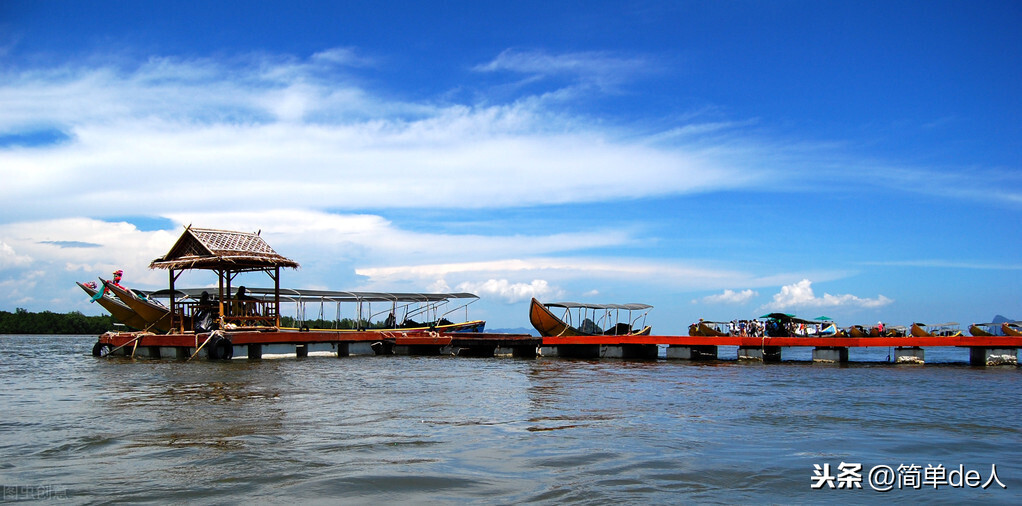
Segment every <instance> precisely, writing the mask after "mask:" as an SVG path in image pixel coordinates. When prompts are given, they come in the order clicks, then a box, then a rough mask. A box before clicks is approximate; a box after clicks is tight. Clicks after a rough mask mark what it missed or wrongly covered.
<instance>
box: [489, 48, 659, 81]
mask: <svg viewBox="0 0 1022 506" xmlns="http://www.w3.org/2000/svg"><path fill="white" fill-rule="evenodd" d="M653 69H654V67H653V66H652V65H651V64H650V62H649V61H647V60H646V59H645V58H641V57H635V56H623V55H615V54H612V53H608V52H600V51H585V52H576V53H559V54H551V53H547V52H545V51H519V50H513V49H508V50H505V51H504V52H502V53H500V54H499V55H497V57H496V58H494V59H493V60H492V61H490V62H489V63H486V64H483V65H477V66H476V67H475V70H476V71H479V72H497V71H508V72H517V73H522V74H528V75H531V76H534V78H535V79H540V78H543V77H546V76H570V77H572V78H574V79H576V80H577V81H579V82H580V83H581V84H585V85H595V86H597V87H599V88H602V89H610V88H612V87H614V86H615V85H617V84H618V83H621V82H624V81H625V80H629V79H635V78H636V76H637V75H640V74H645V73H650V72H652V71H653Z"/></svg>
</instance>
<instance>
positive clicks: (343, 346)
mask: <svg viewBox="0 0 1022 506" xmlns="http://www.w3.org/2000/svg"><path fill="white" fill-rule="evenodd" d="M350 355H351V351H350V349H349V346H348V343H337V358H344V357H347V356H350Z"/></svg>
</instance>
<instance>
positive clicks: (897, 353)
mask: <svg viewBox="0 0 1022 506" xmlns="http://www.w3.org/2000/svg"><path fill="white" fill-rule="evenodd" d="M924 356H925V353H924V352H923V349H922V348H920V347H918V346H909V347H904V346H903V347H899V348H895V349H894V363H895V364H923V363H925V362H926V361H925V360H924Z"/></svg>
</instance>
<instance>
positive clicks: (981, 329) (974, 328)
mask: <svg viewBox="0 0 1022 506" xmlns="http://www.w3.org/2000/svg"><path fill="white" fill-rule="evenodd" d="M996 325H997V324H996V323H973V324H972V325H969V334H970V335H973V336H981V337H989V336H994V335H997V334H994V333H993V332H991V330H993V328H994V327H995V326H996Z"/></svg>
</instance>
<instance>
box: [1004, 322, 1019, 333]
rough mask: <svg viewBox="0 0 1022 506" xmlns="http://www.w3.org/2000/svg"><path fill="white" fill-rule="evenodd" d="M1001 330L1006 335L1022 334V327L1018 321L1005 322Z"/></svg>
mask: <svg viewBox="0 0 1022 506" xmlns="http://www.w3.org/2000/svg"><path fill="white" fill-rule="evenodd" d="M1001 331H1003V332H1004V335H1006V336H1022V327H1019V323H1018V322H1004V323H1002V324H1001Z"/></svg>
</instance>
